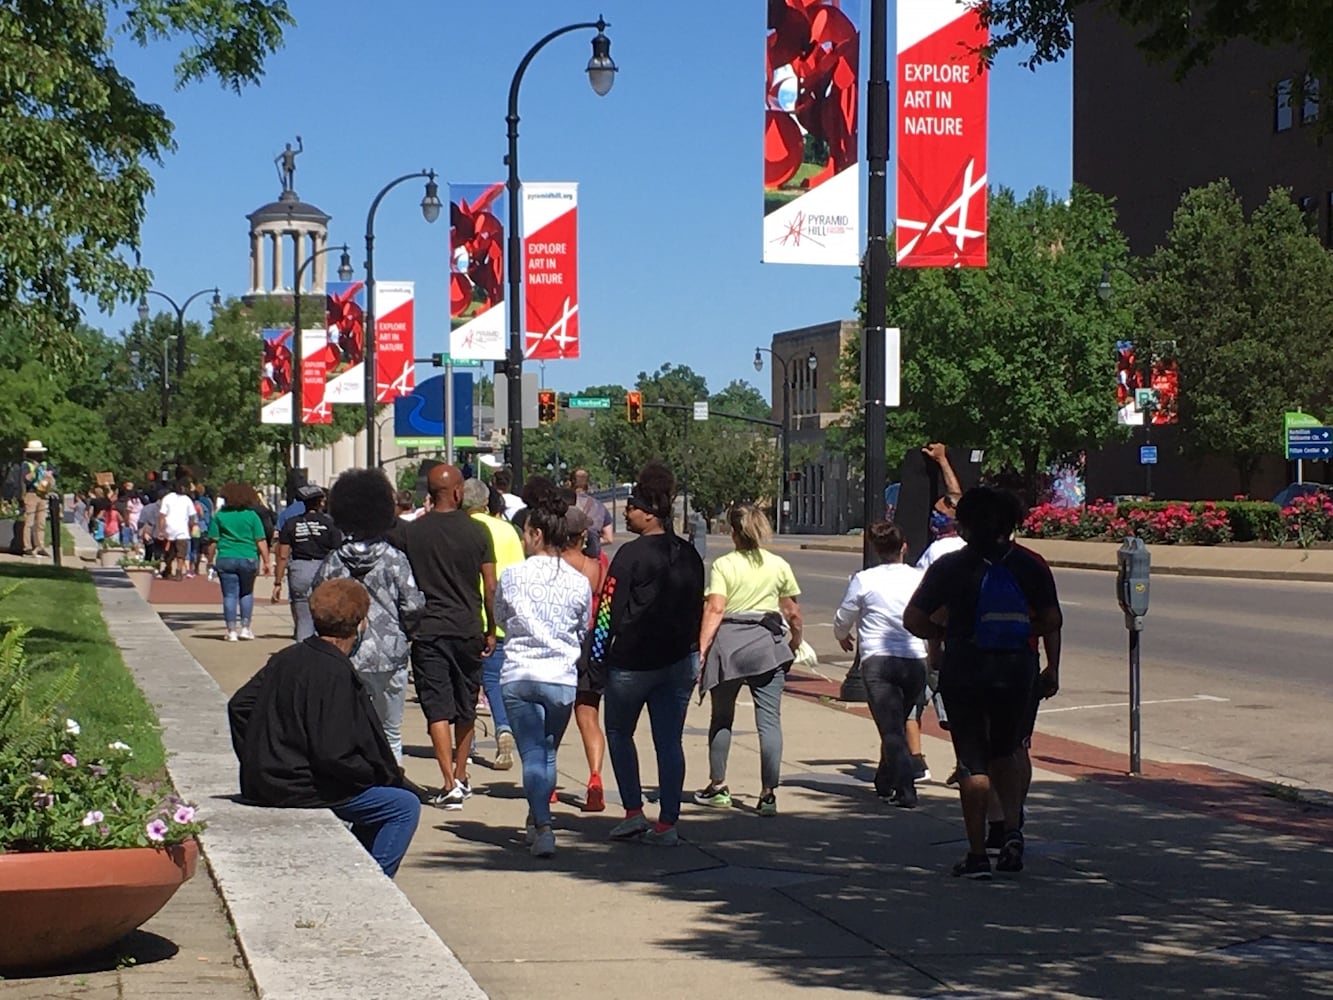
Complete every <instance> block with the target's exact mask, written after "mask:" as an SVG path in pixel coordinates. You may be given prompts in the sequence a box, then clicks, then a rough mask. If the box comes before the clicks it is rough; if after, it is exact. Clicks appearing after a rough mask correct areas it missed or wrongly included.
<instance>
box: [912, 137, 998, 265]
mask: <svg viewBox="0 0 1333 1000" xmlns="http://www.w3.org/2000/svg"><path fill="white" fill-rule="evenodd" d="M975 166H976V160H975V159H972V160H968V161H967V167H966V169H965V170H964V171H963V191H962V194H960V195H959V196H958V197H957V198H956V199H955V200H954V201H952V202H951V203H950V204H949V205H947V206H945V208H944V209H943V211H941V212H940V213H939V214H938V215H937V216H935V218H933V219H931V220H930V221H929V222H922V221H920V220H917V219H899V220H898V226H899V227H900V228H902V229H907V230H910V231H915V232H916V234H917V235H915V236H913V237H912V238H911V239H910V240H908V241H907V243H906V244H905V245H904V246H903V248H902V249H901V250H899V251H898V259H899V260H902V259H903V258H904V257H906V256H907V255H908V254H910V253H911V252H912V251H913V250H914V249H915V248H916V245H917V243H919V242H920V240H921V237H922V236H926V235H928V234H930V233H938V232H944V233H948V234H949V235H950V236H952V237H953V238H954V246H955V247H956V248H957V249H958V251H959V252H960V253H961V252H962V250H963V243H964V241H966V240H970V239H977V238H978V237H981V236H984V235H986V234H985V231H984V230H981V229H969V228H968V225H967V210H968V208H969V206H970V205H971V203H972V199H973V198H974V197H975V196H976V195H977V193H978V192H980V193H981V194H982V196H983V197H984V196H985V192H986V175H985V174H982V175H981V176H980V177H979V178H977V179H976V180H973V178H972V173H973V170H974V168H975ZM955 215H956V216H957V217H958V224H957V225H953V226H949V225H945V222H946V221H947V220H948V219H950V218H951V217H953V216H955Z"/></svg>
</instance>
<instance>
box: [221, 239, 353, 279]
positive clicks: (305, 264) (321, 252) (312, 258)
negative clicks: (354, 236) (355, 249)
mask: <svg viewBox="0 0 1333 1000" xmlns="http://www.w3.org/2000/svg"><path fill="white" fill-rule="evenodd" d="M335 250H341V251H342V252H343V253H347V252H348V251H347V244H346V243H343V244H340V245H339V246H336V247H320V248H319V249H318V250H316V251H315V252H314V253H312V254H311V255H310V256H309V257H306V258H304V259H303V260H302V261H301V266H300V267H298V268H297V269H296V287H297V288H300V287H301V276H302V275H304V274H305V269H306V268H307V267H309V266H310V265H311V263H313V262H314V261H315V259H316V258H319V257H323V256H324V255H325V254H326V253H333V252H334V251H335ZM207 290H208V289H205V291H207Z"/></svg>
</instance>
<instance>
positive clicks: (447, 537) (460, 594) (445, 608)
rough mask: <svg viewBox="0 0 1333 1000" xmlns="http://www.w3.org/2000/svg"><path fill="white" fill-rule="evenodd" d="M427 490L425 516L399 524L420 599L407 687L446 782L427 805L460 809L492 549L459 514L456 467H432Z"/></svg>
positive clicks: (489, 600)
mask: <svg viewBox="0 0 1333 1000" xmlns="http://www.w3.org/2000/svg"><path fill="white" fill-rule="evenodd" d="M426 485H427V490H428V492H429V495H430V509H429V510H428V511H427V512H426V513H425V514H422V515H421V516H420V517H418V518H417V519H416V520H415V521H411V522H407V523H404V522H401V521H400V523H399V526H400V528H401V538H402V541H403V543H404V544H403V549H404V551H405V552H406V553H407V558H408V561H409V562H410V563H411V564H412V575H413V576H415V577H416V581H417V586H418V587H420V588H421V592H422V593H423V594H425V595H426V608H425V610H424V611H423V612H422V614H421V618H420V620H419V622H420V623H419V625H418V628H417V631H416V634H415V635H413V636H412V640H413V641H412V680H413V683H414V684H415V685H416V689H417V698H418V700H419V701H420V702H421V710H422V712H423V713H425V716H426V730H427V732H428V733H430V741H431V746H432V747H434V749H435V760H436V762H437V763H438V764H439V765H440V773H441V774H442V775H443V777H444V784H443V787H442V789H441V791H440V792H439V794H437V795H435V796H433V797H432V798H431V799H430V800H429V802H430V804H431V805H433V806H439V807H441V808H444V809H462V808H463V802H464V801H465V800H466V799H468V798H470V797H471V795H472V788H471V786H470V785H469V784H468V780H467V759H468V752H469V751H470V750H471V749H472V734H473V730H474V729H475V728H476V721H477V694H478V692H479V691H480V690H481V673H482V660H483V659H485V657H487V656H489V655H490V654H491V652H492V651H493V650H494V649H495V611H494V599H495V546H494V544H493V543H492V542H491V535H490V532H488V531H487V530H486V529H485V528H484V527H483V526H482V525H481V524H479V523H478V522H477V521H476V520H475V519H473V518H471V517H469V516H468V515H467V514H466V513H465V512H464V511H463V510H462V509H461V507H462V503H463V474H462V473H461V472H459V471H458V469H457V468H456V467H455V466H452V465H437V466H435V467H434V468H433V469H431V470H430V473H429V475H428V477H427V481H426ZM478 579H480V580H481V581H482V586H481V587H480V588H478V586H477V580H478ZM483 610H484V612H485V617H484V619H483V615H482V612H483ZM483 620H484V621H485V623H486V624H485V630H484V632H483V627H482V622H483ZM455 727H456V729H457V733H456V734H455V733H454V732H453V730H454V728H455ZM455 737H456V738H455Z"/></svg>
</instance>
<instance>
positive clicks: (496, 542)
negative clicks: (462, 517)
mask: <svg viewBox="0 0 1333 1000" xmlns="http://www.w3.org/2000/svg"><path fill="white" fill-rule="evenodd" d="M472 517H473V518H475V519H476V520H478V521H480V522H481V524H482V527H484V528H485V529H486V530H487V531H489V532H490V533H491V544H492V545H493V546H495V579H496V581H497V582H498V581H499V579H500V574H501V573H503V572H504V571H505V568H506V567H508V566H512V565H514V563H521V562H522V561H523V560H524V559H526V558H527V557H528V556H527V553H526V552H524V551H523V539H522V538H520V537H519V535H518V532H517V531H515V530H514V526H513V525H512V524H510V523H509V522H508V521H501V520H500V519H499V518H498V517H491V515H490V514H484V513H482V512H481V511H475V512H473V514H472ZM477 586H478V587H481V588H483V590H482V596H483V597H484V596H485V589H484V588H485V584H484V583H481V582H480V581H478V583H477ZM504 635H505V633H504V629H502V628H500V626H498V625H497V626H496V627H495V637H496V638H497V639H503V638H504Z"/></svg>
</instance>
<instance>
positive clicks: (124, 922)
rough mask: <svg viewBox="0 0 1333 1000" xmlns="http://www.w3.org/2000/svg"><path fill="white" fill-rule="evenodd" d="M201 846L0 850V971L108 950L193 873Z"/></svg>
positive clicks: (191, 844)
mask: <svg viewBox="0 0 1333 1000" xmlns="http://www.w3.org/2000/svg"><path fill="white" fill-rule="evenodd" d="M198 859H199V845H198V844H197V843H196V842H195V841H193V840H190V841H186V842H185V843H184V844H180V845H178V846H176V847H166V848H154V847H141V848H126V849H123V850H113V851H63V852H51V853H37V854H0V971H8V970H13V969H25V970H27V969H39V968H43V967H46V966H51V965H54V964H56V963H58V962H63V961H68V960H69V959H72V958H76V957H78V956H80V955H85V954H88V953H89V952H94V951H97V950H99V949H101V948H105V947H106V946H107V945H110V944H113V943H114V942H116V941H118V940H120V939H121V938H122V937H124V936H125V935H126V934H128V933H129V932H130V931H132V930H134V929H135V928H136V927H138V926H139V925H140V924H142V923H144V921H146V920H148V919H149V918H151V917H152V916H153V915H154V914H156V913H157V911H158V910H160V909H162V907H163V906H165V905H166V904H167V901H168V900H169V899H171V897H172V896H173V895H175V893H176V890H177V889H179V888H180V887H181V885H182V883H184V882H186V881H187V880H188V879H190V878H192V877H193V876H194V869H195V863H196V862H197V861H198Z"/></svg>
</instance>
